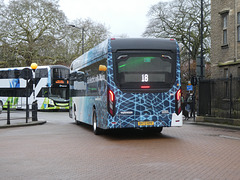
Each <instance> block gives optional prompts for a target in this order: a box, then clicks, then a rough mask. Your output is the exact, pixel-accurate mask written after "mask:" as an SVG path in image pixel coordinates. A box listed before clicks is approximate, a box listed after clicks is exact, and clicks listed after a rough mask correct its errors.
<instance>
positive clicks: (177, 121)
mask: <svg viewBox="0 0 240 180" xmlns="http://www.w3.org/2000/svg"><path fill="white" fill-rule="evenodd" d="M182 125H183V118H182V112H181V113H180V114H179V115H177V114H176V113H173V114H172V121H171V126H182Z"/></svg>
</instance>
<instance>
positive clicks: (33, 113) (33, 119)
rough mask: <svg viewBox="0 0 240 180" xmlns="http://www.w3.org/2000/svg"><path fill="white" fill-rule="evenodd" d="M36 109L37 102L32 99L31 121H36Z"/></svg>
mask: <svg viewBox="0 0 240 180" xmlns="http://www.w3.org/2000/svg"><path fill="white" fill-rule="evenodd" d="M37 110H38V104H37V100H35V101H33V103H32V121H37V120H38V118H37Z"/></svg>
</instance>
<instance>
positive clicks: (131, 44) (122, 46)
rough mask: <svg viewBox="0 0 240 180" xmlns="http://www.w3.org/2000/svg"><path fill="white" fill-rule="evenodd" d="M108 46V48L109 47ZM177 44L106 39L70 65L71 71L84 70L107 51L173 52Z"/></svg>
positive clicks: (142, 39)
mask: <svg viewBox="0 0 240 180" xmlns="http://www.w3.org/2000/svg"><path fill="white" fill-rule="evenodd" d="M109 45H110V46H109ZM176 47H177V43H176V40H175V39H160V38H111V39H106V40H105V41H103V42H102V43H100V44H98V45H97V46H95V47H94V48H92V49H90V50H89V51H87V52H86V53H84V54H83V55H81V56H80V57H78V58H77V59H75V60H74V61H73V62H72V64H71V70H78V69H79V68H84V67H86V66H88V65H90V64H92V63H94V62H97V61H98V60H100V59H102V57H104V56H106V57H107V53H108V51H111V52H116V51H118V50H162V51H164V50H168V51H169V50H170V51H173V52H175V51H176Z"/></svg>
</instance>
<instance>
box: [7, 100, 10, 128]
mask: <svg viewBox="0 0 240 180" xmlns="http://www.w3.org/2000/svg"><path fill="white" fill-rule="evenodd" d="M7 124H8V125H9V124H10V102H9V101H8V102H7Z"/></svg>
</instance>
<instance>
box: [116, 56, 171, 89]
mask: <svg viewBox="0 0 240 180" xmlns="http://www.w3.org/2000/svg"><path fill="white" fill-rule="evenodd" d="M175 64H176V60H175V56H174V54H173V53H171V52H161V53H154V52H153V53H149V52H148V53H141V52H138V53H137V52H133V53H131V52H121V53H117V55H116V67H117V68H116V69H117V73H116V79H117V82H118V84H119V86H120V88H124V89H139V88H140V87H141V86H142V85H149V86H150V87H151V89H159V88H161V87H168V86H170V85H173V83H174V82H175V71H176V65H175Z"/></svg>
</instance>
